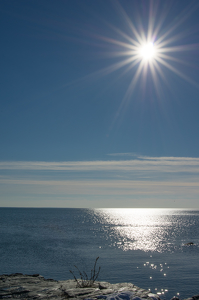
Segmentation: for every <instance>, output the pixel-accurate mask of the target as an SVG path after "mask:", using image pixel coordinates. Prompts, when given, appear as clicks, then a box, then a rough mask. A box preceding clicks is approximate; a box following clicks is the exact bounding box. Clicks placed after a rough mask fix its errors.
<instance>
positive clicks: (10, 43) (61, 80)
mask: <svg viewBox="0 0 199 300" xmlns="http://www.w3.org/2000/svg"><path fill="white" fill-rule="evenodd" d="M0 26H1V48H0V53H1V80H0V82H1V88H0V99H1V110H0V128H1V130H0V141H1V146H0V206H31V207H38V206H47V207H48V206H50V207H182V208H183V207H188V208H189V207H190V208H192V207H194V208H199V152H198V151H199V150H198V149H199V138H198V136H199V117H198V112H199V2H198V0H196V1H187V0H186V1H184V0H175V1H174V0H173V1H170V0H168V1H158V0H154V1H148V0H144V1H141V0H137V1H136V0H121V1H117V0H113V1H109V0H95V1H93V0H65V1H63V0H59V1H54V0H53V1H51V0H42V1H40V0H34V1H33V0H30V1H26V0H24V1H22V0H18V1H15V0H7V1H1V4H0ZM146 39H147V41H146ZM148 42H150V43H152V44H153V47H154V49H155V50H154V51H155V54H154V56H153V57H152V58H151V59H150V60H147V59H146V58H143V57H142V55H141V53H142V52H141V51H140V49H141V48H142V47H143V45H144V44H145V43H146V44H148ZM138 75H139V76H138Z"/></svg>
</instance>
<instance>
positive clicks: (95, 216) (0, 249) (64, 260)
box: [0, 208, 199, 299]
mask: <svg viewBox="0 0 199 300" xmlns="http://www.w3.org/2000/svg"><path fill="white" fill-rule="evenodd" d="M190 242H192V243H194V244H193V245H186V244H187V243H190ZM98 256H99V259H98V263H97V267H98V266H100V267H101V270H100V273H99V277H98V280H100V281H109V282H111V283H118V282H131V283H133V284H135V285H137V286H139V287H141V288H145V289H150V290H151V291H152V292H154V293H158V294H159V295H160V298H161V299H171V298H172V297H173V296H177V297H179V298H180V299H184V298H188V297H191V296H193V295H197V294H199V211H197V210H178V209H175V210H174V209H72V208H63V209H62V208H0V274H11V273H16V272H18V273H24V274H35V273H39V274H41V275H43V276H44V277H46V278H53V279H57V280H67V279H72V278H73V275H72V274H71V273H70V271H69V270H72V271H73V272H74V274H75V275H76V277H78V271H77V269H76V268H75V267H74V265H76V266H77V267H78V268H79V269H80V270H81V271H85V272H86V273H87V274H88V275H90V270H91V269H92V268H93V265H94V262H95V259H96V258H97V257H98Z"/></svg>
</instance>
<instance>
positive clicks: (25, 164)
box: [0, 154, 199, 173]
mask: <svg viewBox="0 0 199 300" xmlns="http://www.w3.org/2000/svg"><path fill="white" fill-rule="evenodd" d="M124 155H125V154H124ZM128 155H129V154H128ZM0 170H24V171H25V170H27V171H76V172H86V171H96V172H97V171H106V172H109V171H110V172H111V171H126V172H128V171H134V172H135V171H151V172H153V171H158V172H161V173H163V172H172V173H176V172H199V158H192V157H148V156H137V158H135V159H132V160H108V161H63V162H45V161H40V162H38V161H37V162H31V161H14V162H9V161H8V162H0Z"/></svg>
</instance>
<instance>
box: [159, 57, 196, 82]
mask: <svg viewBox="0 0 199 300" xmlns="http://www.w3.org/2000/svg"><path fill="white" fill-rule="evenodd" d="M157 61H158V62H159V63H161V64H162V65H164V66H165V67H166V68H167V69H169V70H171V71H172V72H173V73H175V74H177V75H178V76H179V77H181V78H183V79H184V80H186V81H187V82H189V83H191V84H192V85H194V86H195V87H197V88H199V84H198V83H197V82H195V81H193V80H191V79H190V78H189V77H188V76H186V75H184V74H183V73H182V72H180V71H178V70H177V69H176V68H175V67H173V66H172V65H170V64H169V63H168V62H166V61H164V60H163V59H162V58H160V57H157Z"/></svg>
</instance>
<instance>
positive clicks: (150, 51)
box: [140, 42, 156, 61]
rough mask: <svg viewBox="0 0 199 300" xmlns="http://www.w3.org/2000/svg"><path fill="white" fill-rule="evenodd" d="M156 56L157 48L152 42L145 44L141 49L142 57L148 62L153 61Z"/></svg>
mask: <svg viewBox="0 0 199 300" xmlns="http://www.w3.org/2000/svg"><path fill="white" fill-rule="evenodd" d="M155 54H156V51H155V46H154V44H153V43H152V42H150V43H147V44H144V45H143V46H142V47H141V48H140V56H141V57H142V58H143V59H144V60H146V61H149V60H152V59H153V58H154V57H155Z"/></svg>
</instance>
